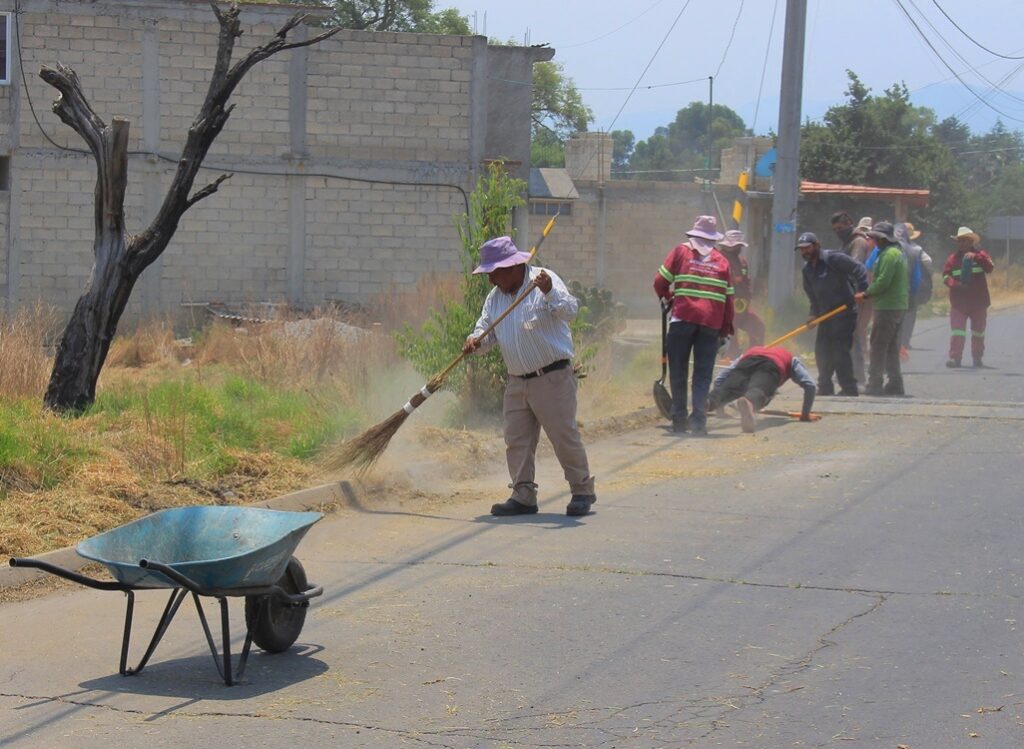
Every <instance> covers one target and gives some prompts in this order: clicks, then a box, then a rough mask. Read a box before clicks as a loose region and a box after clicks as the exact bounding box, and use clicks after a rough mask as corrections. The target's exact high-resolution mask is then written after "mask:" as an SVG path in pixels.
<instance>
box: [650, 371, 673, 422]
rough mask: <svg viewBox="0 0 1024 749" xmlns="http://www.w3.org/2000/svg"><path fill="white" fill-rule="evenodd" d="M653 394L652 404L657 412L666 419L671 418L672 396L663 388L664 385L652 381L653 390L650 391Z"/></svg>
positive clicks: (659, 381)
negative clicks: (656, 408)
mask: <svg viewBox="0 0 1024 749" xmlns="http://www.w3.org/2000/svg"><path fill="white" fill-rule="evenodd" d="M652 392H653V394H654V404H655V405H656V406H657V407H658V411H659V412H661V415H662V416H664V417H665V418H666V419H671V418H672V396H671V395H669V392H668V390H667V389H666V388H665V383H664V382H662V381H661V380H655V381H654V388H653V389H652Z"/></svg>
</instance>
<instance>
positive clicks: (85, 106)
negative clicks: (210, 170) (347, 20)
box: [39, 0, 339, 412]
mask: <svg viewBox="0 0 1024 749" xmlns="http://www.w3.org/2000/svg"><path fill="white" fill-rule="evenodd" d="M210 6H211V7H212V8H213V12H214V14H215V15H216V16H217V20H218V21H219V22H220V34H219V36H218V45H217V59H216V62H215V64H214V68H213V73H212V75H211V77H210V86H209V89H208V90H207V94H206V99H205V101H204V102H203V105H202V107H201V108H200V110H199V114H198V115H197V116H196V119H195V121H193V123H192V126H191V127H190V128H189V131H188V137H187V138H186V141H185V147H184V149H183V151H182V154H181V158H180V159H179V160H178V162H177V164H178V168H177V171H176V173H175V175H174V179H173V180H172V181H171V186H170V188H169V189H168V191H167V195H166V197H165V198H164V202H163V204H162V205H161V207H160V211H159V212H158V213H157V216H156V217H155V218H154V219H153V221H152V223H151V224H150V225H149V227H147V228H146V230H145V231H143V232H142V233H141V234H139V235H137V236H134V237H132V238H131V239H130V240H129V238H128V237H127V235H126V233H125V226H124V194H125V189H126V187H127V185H128V121H127V120H124V119H120V118H114V121H113V124H112V125H110V126H107V125H106V124H105V123H104V122H103V120H101V119H100V118H99V116H98V115H97V114H96V113H95V112H94V111H93V110H92V107H91V106H90V105H89V102H88V101H87V100H86V98H85V95H84V94H83V93H82V88H81V84H80V82H79V80H78V76H77V75H76V74H75V71H74V70H72V69H71V68H69V67H66V66H64V65H60V64H58V65H57V67H56V68H55V69H54V68H49V67H46V66H44V67H43V68H42V70H41V71H40V72H39V75H40V77H41V78H42V79H43V80H44V81H46V82H47V83H49V84H50V85H51V86H53V87H54V88H56V89H57V90H58V91H59V92H60V96H58V97H57V99H56V101H54V103H53V111H54V112H55V113H56V114H57V116H58V117H60V119H61V120H62V121H63V122H64V123H65V124H67V125H68V126H70V127H71V128H73V129H74V130H75V132H77V133H78V134H79V135H81V136H82V138H83V139H84V140H85V142H86V143H87V144H88V145H89V149H90V150H91V151H92V154H93V156H94V157H95V158H96V173H97V174H96V205H95V213H96V215H95V228H96V237H95V240H94V242H93V254H94V256H95V261H94V263H93V267H92V273H91V275H90V277H89V282H88V284H87V285H86V288H85V292H84V293H83V294H82V296H81V297H80V298H79V300H78V303H77V304H76V305H75V310H74V312H72V314H71V319H70V320H69V321H68V324H67V327H66V328H65V329H64V333H63V335H62V336H61V341H60V345H59V346H58V348H57V356H56V359H55V361H54V364H53V371H52V372H51V374H50V383H49V385H48V386H47V388H46V395H45V397H44V403H45V404H46V406H47V407H48V408H51V409H53V410H55V411H62V412H80V411H82V410H83V409H85V408H86V407H88V406H89V405H90V404H91V403H92V402H93V401H94V400H95V399H96V383H97V381H98V380H99V376H100V370H102V369H103V364H104V362H105V361H106V358H107V352H108V351H109V350H110V342H111V341H112V340H113V338H114V334H115V333H116V332H117V324H118V322H119V321H120V319H121V315H122V313H123V312H124V309H125V306H126V305H127V304H128V299H129V297H130V296H131V293H132V288H133V287H134V286H135V282H136V281H137V280H138V278H139V276H140V275H141V274H142V271H144V270H145V269H146V268H147V267H148V266H149V265H150V264H151V263H152V262H153V261H154V260H156V259H157V258H158V257H160V254H161V253H162V252H163V251H164V250H165V249H166V248H167V245H168V244H169V243H170V241H171V237H172V236H173V235H174V232H175V230H176V229H177V228H178V222H179V221H180V220H181V217H182V215H184V213H185V211H187V210H188V209H189V208H191V207H192V206H193V205H195V204H196V203H198V202H199V201H200V200H202V199H203V198H206V197H209V196H210V195H212V194H213V193H215V192H217V188H218V187H219V186H220V184H221V183H222V182H223V181H224V180H226V179H227V178H228V177H230V176H231V175H229V174H222V175H221V176H219V177H218V178H217V179H216V180H214V181H213V182H211V183H210V184H208V185H206V186H205V187H203V188H202V189H200V190H198V191H197V192H195V193H194V194H192V195H190V194H189V193H190V192H191V190H192V186H193V184H194V182H195V178H196V174H197V173H198V172H199V168H200V167H201V166H202V163H203V159H204V158H206V154H207V152H208V151H209V149H210V146H211V145H212V144H213V141H214V140H215V139H216V137H217V136H218V135H219V134H220V131H221V130H222V129H223V128H224V125H225V123H227V120H228V117H230V116H231V110H232V106H229V105H228V100H229V99H230V98H231V94H232V92H233V91H234V90H235V88H236V87H237V86H238V83H239V82H240V81H241V80H242V78H244V77H245V74H246V73H248V72H249V70H250V69H251V68H252V66H253V65H255V64H256V63H258V62H260V61H261V60H265V59H267V58H268V57H270V56H271V55H275V54H277V53H278V52H281V51H284V50H286V49H293V48H295V47H306V46H309V45H312V44H317V43H319V42H321V41H323V40H324V39H326V38H328V37H330V36H333V35H334V34H336V33H337V32H338V31H339V29H332V30H330V31H325V32H323V33H321V34H319V35H317V36H315V37H313V38H312V39H306V40H303V41H298V42H289V41H287V36H288V32H290V31H291V30H292V29H294V28H295V27H296V26H298V25H299V24H300V23H302V22H303V20H305V18H306V16H305V15H302V14H299V15H296V16H294V17H293V18H292V19H291V20H289V21H288V22H287V23H286V24H285V25H284V26H282V27H281V28H280V29H279V30H278V32H277V33H276V34H275V35H274V37H273V38H272V39H271V40H270V41H268V42H267V43H266V44H263V45H262V46H259V47H257V48H255V49H253V50H252V51H251V52H249V54H248V55H246V56H245V57H243V58H242V59H241V60H239V61H238V62H237V63H235V64H234V65H232V64H231V53H232V51H233V50H234V45H235V40H236V39H237V38H238V37H239V36H241V35H242V28H241V24H240V23H239V20H238V16H239V10H238V6H237V5H235V4H232V6H231V7H230V8H229V9H227V10H222V9H220V8H219V7H217V4H216V2H213V1H212V0H211V2H210Z"/></svg>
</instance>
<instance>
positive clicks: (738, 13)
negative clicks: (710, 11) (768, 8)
mask: <svg viewBox="0 0 1024 749" xmlns="http://www.w3.org/2000/svg"><path fill="white" fill-rule="evenodd" d="M743 2H744V0H740V7H739V9H738V10H737V11H736V19H735V20H734V21H733V22H732V32H731V33H730V34H729V41H728V42H726V45H725V51H724V52H722V59H721V60H720V61H719V63H718V69H717V70H715V75H714V77H715V78H717V77H718V74H719V73H721V72H722V66H723V65H725V58H726V57H728V56H729V48H730V47H732V40H733V39H735V38H736V27H737V26H739V23H740V16H742V15H743Z"/></svg>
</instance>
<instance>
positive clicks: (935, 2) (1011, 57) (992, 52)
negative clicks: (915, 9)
mask: <svg viewBox="0 0 1024 749" xmlns="http://www.w3.org/2000/svg"><path fill="white" fill-rule="evenodd" d="M932 4H933V5H934V6H935V7H936V8H938V9H939V12H940V13H941V14H942V15H944V16H945V17H946V20H947V21H949V22H950V23H951V24H953V26H954V27H955V28H956V30H957V31H959V32H960V33H961V34H963V35H964V36H966V37H967V38H968V39H970V40H971V42H972V43H973V44H974V45H975V46H977V47H980V48H981V49H983V50H985V51H986V52H988V53H989V54H990V55H995V56H996V57H1001V58H1003V59H1004V60H1024V55H1022V56H1020V57H1017V56H1014V55H1003V54H1000V53H999V52H996V51H995V50H993V49H989V48H988V47H986V46H985V45H984V44H982V43H981V42H979V41H978V40H977V39H975V38H974V37H973V36H971V35H970V34H968V33H967V32H966V31H964V29H963V28H962V27H961V26H960V24H958V23H957V22H956V21H954V20H953V18H952V17H951V16H950V15H949V13H947V12H946V11H945V9H943V7H942V6H941V5H939V0H932Z"/></svg>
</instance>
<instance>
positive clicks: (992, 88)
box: [907, 0, 1024, 104]
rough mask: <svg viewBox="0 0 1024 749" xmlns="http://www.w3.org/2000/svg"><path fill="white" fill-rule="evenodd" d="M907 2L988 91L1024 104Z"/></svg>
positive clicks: (1022, 100) (909, 0)
mask: <svg viewBox="0 0 1024 749" xmlns="http://www.w3.org/2000/svg"><path fill="white" fill-rule="evenodd" d="M907 2H908V3H910V5H911V7H913V9H914V10H916V11H917V13H918V15H920V16H921V18H922V19H924V22H925V23H926V24H928V26H929V27H930V28H931V30H932V31H933V32H935V35H936V36H937V37H938V38H939V39H941V40H942V43H943V44H945V45H946V47H947V48H948V49H949V51H950V52H952V53H953V54H954V55H955V56H956V57H957V58H958V59H959V60H960V62H962V63H963V64H964V65H966V66H967V67H968V68H969V69H970V71H971V72H972V73H974V74H975V75H976V76H978V78H980V79H981V80H982V81H983V82H984V83H986V84H988V86H989V91H990V92H991V93H994V92H996V91H998V92H999V93H1001V94H1003V95H1004V96H1008V97H1009V98H1011V99H1013V100H1015V101H1018V102H1020V103H1021V104H1024V99H1021V98H1020V97H1019V96H1016V95H1014V94H1012V93H1010V92H1009V91H1006V90H1004V89H1003V88H1002V87H1000V86H999V84H996V83H993V82H992V81H990V80H989V79H988V78H986V77H985V76H984V75H983V74H982V73H981V72H980V71H979V70H978V69H977V67H976V66H974V65H972V64H971V63H970V62H969V61H968V60H967V58H966V57H964V56H963V55H962V54H960V52H959V50H958V49H957V48H956V47H955V46H954V45H953V44H951V43H950V41H949V40H948V39H946V37H945V36H944V35H943V34H942V32H941V31H939V29H938V27H936V25H935V24H934V23H932V22H931V19H930V18H928V16H927V15H925V13H924V12H923V11H922V10H921V9H920V8H919V7H917V3H916V2H915V0H907Z"/></svg>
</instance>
